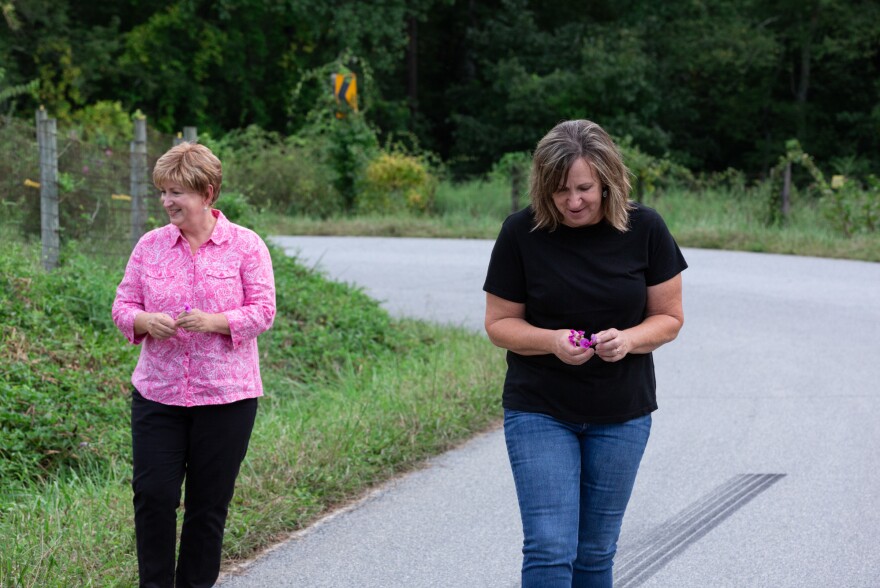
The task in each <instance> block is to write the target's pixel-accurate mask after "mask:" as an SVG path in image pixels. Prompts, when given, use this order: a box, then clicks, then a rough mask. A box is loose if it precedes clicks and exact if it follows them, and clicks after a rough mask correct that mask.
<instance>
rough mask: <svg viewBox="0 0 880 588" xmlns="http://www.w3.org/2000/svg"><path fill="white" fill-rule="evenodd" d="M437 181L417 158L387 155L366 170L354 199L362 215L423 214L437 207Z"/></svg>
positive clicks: (397, 154) (371, 163)
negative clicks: (435, 195) (435, 193)
mask: <svg viewBox="0 0 880 588" xmlns="http://www.w3.org/2000/svg"><path fill="white" fill-rule="evenodd" d="M436 186H437V180H436V179H435V178H434V176H433V175H432V174H431V173H430V171H429V170H428V166H427V165H426V164H425V162H424V161H423V160H422V159H421V158H419V157H416V156H413V155H407V154H404V153H399V152H395V151H390V152H389V151H384V152H382V153H380V154H379V156H378V157H376V158H375V159H374V160H373V161H371V162H370V164H369V165H368V166H367V168H366V171H365V174H364V179H363V181H362V183H361V189H360V190H359V191H358V194H357V197H356V199H355V205H356V209H357V211H358V212H360V213H368V214H376V213H378V214H393V213H396V212H402V211H406V212H410V213H424V212H429V211H431V210H432V209H433V206H434V192H435V190H436Z"/></svg>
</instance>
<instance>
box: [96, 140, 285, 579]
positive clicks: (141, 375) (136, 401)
mask: <svg viewBox="0 0 880 588" xmlns="http://www.w3.org/2000/svg"><path fill="white" fill-rule="evenodd" d="M222 175H223V174H222V167H221V164H220V160H219V159H217V157H216V156H215V155H214V154H213V153H212V152H211V151H210V149H208V148H206V147H204V146H202V145H196V144H192V143H183V144H181V145H177V146H176V147H174V148H173V149H171V150H170V151H168V152H167V153H165V155H163V156H162V157H161V158H159V161H158V162H156V167H155V169H154V170H153V183H154V184H155V185H156V187H157V188H158V189H159V190H160V191H161V199H162V205H163V206H164V208H165V211H166V212H167V213H168V217H169V219H170V221H171V222H170V223H169V224H168V225H165V226H164V227H161V228H159V229H155V230H153V231H150V232H149V233H147V234H146V235H144V236H143V237H142V238H141V240H140V241H139V242H138V244H137V245H136V246H135V248H134V251H132V254H131V258H130V259H129V262H128V266H127V267H126V269H125V275H124V277H123V279H122V282H121V283H120V284H119V287H118V288H117V290H116V300H115V301H114V302H113V320H114V322H115V323H116V325H117V326H118V327H119V330H120V331H122V333H123V334H124V335H125V336H126V337H127V338H128V340H129V341H130V342H131V343H133V344H135V345H138V344H140V345H142V347H141V355H140V359H139V360H138V363H137V367H135V370H134V374H133V375H132V384H133V385H134V390H133V392H132V407H131V430H132V448H133V469H134V472H133V477H132V489H133V490H134V500H133V502H134V512H135V534H136V537H137V554H138V569H139V573H140V586H142V587H148V586H149V587H168V588H170V587H172V586H176V587H177V588H181V587H184V586H187V587H190V586H191V587H195V586H200V587H208V586H212V585H213V584H214V582H215V581H216V580H217V576H218V575H219V572H220V552H221V544H222V541H223V527H224V524H225V521H226V513H227V510H228V507H229V502H230V501H231V500H232V494H233V490H234V487H235V479H236V477H237V476H238V471H239V467H240V465H241V462H242V460H243V459H244V456H245V453H246V452H247V447H248V441H249V440H250V435H251V430H252V429H253V425H254V418H255V416H256V411H257V398H258V397H259V396H262V395H263V385H262V381H261V380H260V362H259V354H258V351H257V336H258V335H259V334H260V333H262V332H264V331H266V330H267V329H268V328H269V327H271V326H272V321H273V320H274V318H275V279H274V276H273V273H272V260H271V258H270V257H269V251H268V249H267V248H266V245H265V243H263V241H262V239H260V237H259V236H257V234H256V233H254V232H253V231H251V230H249V229H246V228H244V227H240V226H238V225H235V224H232V223H231V222H229V221H228V220H227V219H226V217H225V216H223V213H222V212H220V211H219V210H216V209H214V208H213V206H214V204H215V203H216V201H217V196H218V195H219V193H220V184H221V180H222ZM184 479H185V480H186V494H185V502H184V509H185V511H184V517H183V529H182V532H181V536H180V552H179V554H178V555H177V557H176V558H175V543H176V527H177V512H176V511H177V508H178V506H179V505H180V495H181V485H182V484H183V481H184ZM175 560H176V561H175ZM175 568H176V569H175Z"/></svg>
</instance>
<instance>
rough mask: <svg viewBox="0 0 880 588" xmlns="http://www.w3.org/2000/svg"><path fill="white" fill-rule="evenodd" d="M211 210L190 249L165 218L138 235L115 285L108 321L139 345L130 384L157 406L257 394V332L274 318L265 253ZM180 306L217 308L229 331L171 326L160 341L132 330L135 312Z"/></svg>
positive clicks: (174, 310) (252, 236) (174, 311)
mask: <svg viewBox="0 0 880 588" xmlns="http://www.w3.org/2000/svg"><path fill="white" fill-rule="evenodd" d="M211 212H212V214H213V215H214V216H215V217H216V218H217V224H216V225H215V226H214V231H213V232H212V234H211V238H210V239H208V241H207V242H206V243H204V244H203V245H202V246H201V247H200V248H199V250H198V252H197V253H196V254H195V255H193V254H192V251H191V250H190V246H189V243H188V242H187V241H186V239H184V238H183V235H181V234H180V230H179V229H178V228H177V227H175V226H174V225H172V224H168V225H166V226H164V227H161V228H158V229H155V230H153V231H150V232H149V233H147V234H146V235H144V236H143V237H142V238H141V240H140V241H139V242H138V244H137V245H136V246H135V248H134V251H132V253H131V258H130V259H129V260H128V266H126V268H125V275H124V276H123V278H122V282H120V284H119V287H118V288H117V289H116V300H115V301H114V302H113V321H114V322H115V323H116V326H117V327H119V330H120V331H122V333H123V334H124V335H125V336H126V337H127V338H128V340H129V341H130V342H131V343H133V344H135V345H137V344H139V343H143V347H142V348H141V355H140V358H139V359H138V363H137V367H135V370H134V373H133V374H132V377H131V383H132V384H134V387H135V388H136V389H137V391H138V392H140V393H141V395H142V396H143V397H144V398H147V399H149V400H153V401H155V402H160V403H162V404H172V405H177V406H202V405H208V404H226V403H229V402H236V401H238V400H243V399H245V398H255V397H257V396H262V395H263V383H262V380H261V379H260V359H259V355H258V351H257V335H259V334H260V333H262V332H264V331H266V330H267V329H268V328H269V327H271V326H272V321H273V320H274V319H275V277H274V275H273V273H272V259H271V258H270V257H269V250H268V249H267V248H266V244H265V243H263V240H262V239H260V237H259V236H258V235H257V234H256V233H254V232H253V231H251V230H249V229H246V228H244V227H240V226H238V225H235V224H232V223H231V222H229V221H228V220H226V217H225V216H223V213H221V212H220V211H219V210H212V211H211ZM186 305H189V306H190V307H191V308H194V309H199V310H202V311H204V312H207V313H223V314H224V315H226V319H227V320H228V321H229V331H230V333H231V334H230V335H221V334H219V333H190V332H187V331H184V330H183V329H178V331H177V334H176V335H175V336H173V337H171V338H169V339H166V340H164V341H159V340H157V339H153V338H152V337H150V336H149V335H135V334H134V319H135V317H136V316H137V315H138V314H139V313H141V312H145V311H146V312H165V313H167V314H169V315H171V316H172V317H176V316H177V315H178V314H179V313H181V312H183V310H184V308H185V306H186Z"/></svg>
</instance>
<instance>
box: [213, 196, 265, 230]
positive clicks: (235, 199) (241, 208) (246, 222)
mask: <svg viewBox="0 0 880 588" xmlns="http://www.w3.org/2000/svg"><path fill="white" fill-rule="evenodd" d="M215 206H216V207H217V208H218V209H220V210H222V211H223V215H224V216H225V217H226V218H227V219H228V220H229V221H230V222H233V223H235V224H237V225H241V226H243V227H247V228H249V229H253V228H254V227H255V225H256V223H257V215H256V211H255V210H254V207H253V206H251V204H250V202H249V201H248V199H247V197H246V196H245V195H244V194H242V193H240V192H226V191H225V190H224V191H223V192H221V193H220V198H218V199H217V203H216V204H215Z"/></svg>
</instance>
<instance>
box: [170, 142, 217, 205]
mask: <svg viewBox="0 0 880 588" xmlns="http://www.w3.org/2000/svg"><path fill="white" fill-rule="evenodd" d="M222 182H223V166H222V165H221V164H220V160H219V159H218V158H217V156H216V155H214V153H213V152H212V151H211V150H210V149H208V148H207V147H205V146H204V145H199V144H198V143H189V142H185V143H181V144H180V145H175V146H174V147H172V148H171V149H169V150H168V151H166V152H165V154H164V155H163V156H162V157H160V158H159V160H158V161H157V162H156V167H154V168H153V185H154V186H156V187H157V188H159V189H160V190H161V189H162V188H163V187H164V186H167V185H169V184H178V185H179V186H181V187H183V188H186V189H188V190H192V191H193V192H198V193H199V194H201V195H203V196H207V195H208V186H213V188H214V195H213V198H212V199H211V202H210V204H211V205H212V206H213V205H214V203H215V202H217V197H218V196H220V184H221V183H222Z"/></svg>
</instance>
